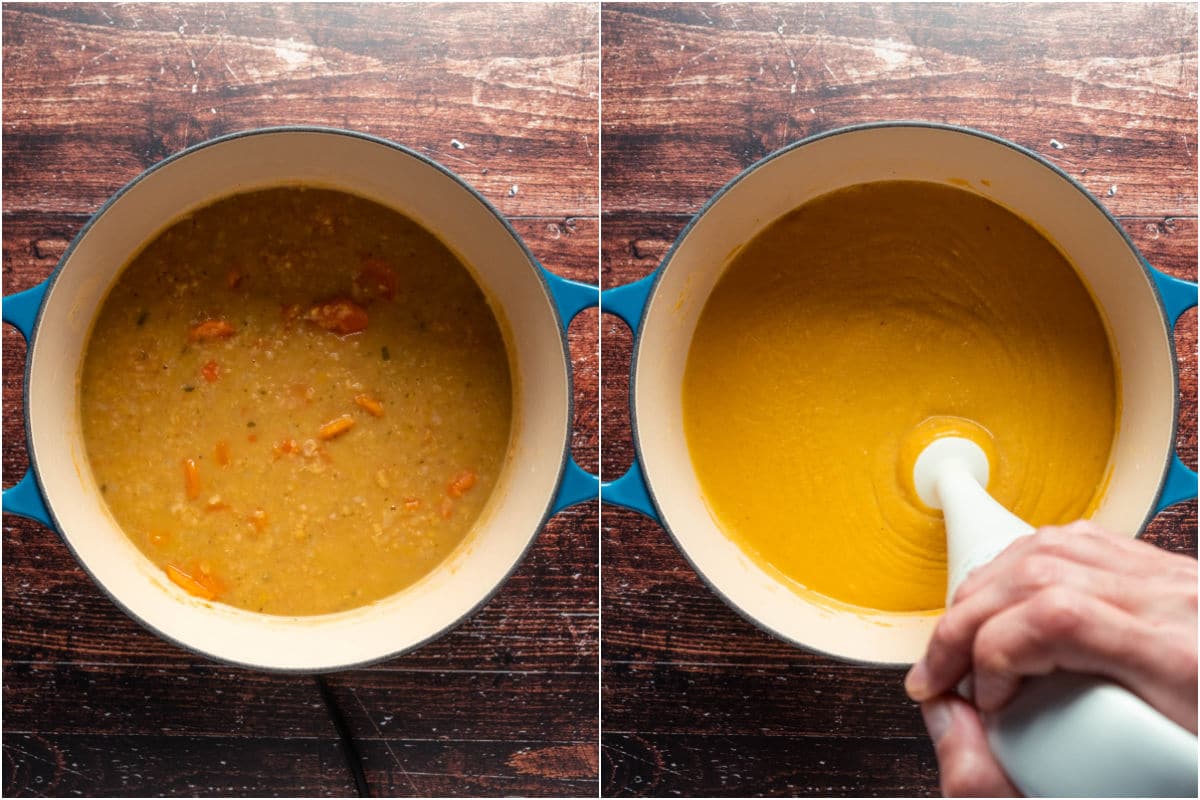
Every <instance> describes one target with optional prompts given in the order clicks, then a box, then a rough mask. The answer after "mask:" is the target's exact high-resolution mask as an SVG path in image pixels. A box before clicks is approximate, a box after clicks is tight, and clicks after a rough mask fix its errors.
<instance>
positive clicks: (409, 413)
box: [80, 186, 513, 615]
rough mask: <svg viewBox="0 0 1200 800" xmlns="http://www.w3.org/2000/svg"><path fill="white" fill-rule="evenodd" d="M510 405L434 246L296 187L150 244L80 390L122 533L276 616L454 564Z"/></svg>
mask: <svg viewBox="0 0 1200 800" xmlns="http://www.w3.org/2000/svg"><path fill="white" fill-rule="evenodd" d="M512 393H513V389H512V380H511V376H510V367H509V361H508V356H507V351H506V349H505V342H504V337H503V335H502V334H501V331H500V326H499V324H498V322H497V320H496V317H495V316H494V315H493V313H492V310H491V308H490V307H489V305H488V303H487V300H486V298H485V297H484V294H483V292H482V291H481V290H480V288H479V286H478V285H477V284H476V282H475V280H474V279H473V277H472V276H471V273H470V272H469V270H468V269H467V268H466V266H465V265H464V264H463V263H462V262H461V261H460V260H459V259H458V258H457V257H456V256H455V255H454V254H453V253H452V252H451V251H450V250H449V249H448V248H447V247H446V246H445V245H444V244H442V242H441V241H439V240H438V239H437V237H436V236H434V235H433V234H432V233H430V232H429V231H427V230H425V229H424V228H422V227H421V226H420V225H418V224H417V223H415V222H414V221H412V220H410V219H408V218H407V217H405V216H403V215H402V214H400V213H398V212H396V211H394V210H392V209H389V208H386V207H384V206H382V205H379V204H377V203H375V202H372V201H370V200H367V199H365V198H361V197H358V196H355V195H351V194H348V193H345V192H340V191H335V190H329V189H321V188H316V187H304V186H288V187H277V188H271V189H265V190H261V191H254V192H248V193H244V194H238V195H234V196H231V197H227V198H224V199H221V200H218V201H216V202H214V203H212V204H211V205H209V206H206V207H204V208H201V209H199V210H197V211H196V212H194V213H192V214H190V215H188V216H186V217H184V218H183V219H180V220H178V221H177V222H175V223H173V224H172V225H171V226H169V227H168V228H167V229H166V230H164V231H163V232H161V233H160V234H159V235H157V236H156V237H155V238H154V239H153V240H152V241H151V242H150V243H149V244H148V245H147V246H146V247H144V248H143V249H142V250H141V252H139V253H138V254H137V255H136V256H135V257H134V258H133V259H132V260H131V261H130V262H129V264H127V265H126V267H125V268H124V269H123V270H122V272H121V274H120V277H119V278H118V280H117V281H116V283H115V285H114V286H113V287H112V289H111V291H110V292H109V295H108V297H107V298H106V300H105V302H104V304H103V306H102V308H101V310H100V313H99V316H98V317H97V320H96V322H95V326H94V328H93V331H92V334H91V339H90V341H89V344H88V348H87V353H86V356H85V359H84V365H83V371H82V377H81V381H80V404H81V413H82V420H83V432H84V440H85V444H86V447H87V454H88V461H89V463H90V465H91V469H92V471H93V474H94V476H95V479H96V483H97V485H98V486H99V487H100V491H101V493H102V495H103V497H104V500H105V501H106V503H107V505H108V507H109V509H110V511H111V513H112V514H113V517H114V518H115V519H116V521H117V522H118V524H119V525H120V526H121V527H122V529H123V530H124V531H125V533H126V534H127V535H128V536H129V537H130V538H131V539H132V540H133V542H134V543H135V544H136V545H137V546H138V547H139V548H140V549H141V551H142V552H143V553H145V555H146V556H147V557H148V558H150V559H151V560H152V561H153V562H154V563H155V564H157V565H159V566H160V567H161V568H162V569H163V570H164V572H165V573H166V576H167V577H168V578H170V579H171V580H172V581H173V582H175V583H176V584H178V585H179V586H181V587H183V588H184V589H186V590H187V591H189V592H191V593H192V594H194V595H197V596H199V597H201V598H204V599H207V600H216V601H220V602H224V603H228V604H230V605H233V606H237V607H240V608H244V609H248V610H251V611H258V612H263V613H267V614H282V615H311V614H323V613H332V612H337V611H342V610H346V609H350V608H354V607H357V606H361V605H364V604H367V603H370V602H372V601H374V600H377V599H380V598H383V597H386V596H388V595H390V594H393V593H395V592H397V591H399V590H401V589H403V588H404V587H405V586H408V585H410V584H411V583H413V582H415V581H417V580H418V579H420V578H421V577H422V576H424V575H425V574H427V573H428V572H429V571H431V570H432V569H433V568H434V567H435V566H436V565H437V564H438V563H439V562H441V561H442V560H443V559H444V558H445V557H446V556H447V555H448V554H449V553H450V552H451V551H452V550H454V548H455V547H456V546H457V545H458V544H459V543H460V542H461V541H462V540H463V539H464V538H465V537H466V535H467V534H468V533H469V531H470V530H471V528H472V526H473V524H474V522H475V520H476V519H477V517H478V516H479V514H480V513H481V511H482V510H483V508H484V506H485V504H486V502H487V500H488V497H489V495H490V493H491V490H492V488H493V487H494V486H495V484H496V482H497V479H498V477H499V474H500V471H501V469H502V467H503V465H504V461H505V456H506V452H507V448H508V441H509V433H510V428H511V418H512V401H513V397H512Z"/></svg>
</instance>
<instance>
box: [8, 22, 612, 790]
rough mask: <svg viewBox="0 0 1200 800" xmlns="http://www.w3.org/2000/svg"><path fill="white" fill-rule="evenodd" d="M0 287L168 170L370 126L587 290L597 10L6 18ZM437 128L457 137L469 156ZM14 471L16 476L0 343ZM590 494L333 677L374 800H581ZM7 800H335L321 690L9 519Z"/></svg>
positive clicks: (14, 426) (583, 454)
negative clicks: (501, 576)
mask: <svg viewBox="0 0 1200 800" xmlns="http://www.w3.org/2000/svg"><path fill="white" fill-rule="evenodd" d="M3 21H4V25H3V48H4V50H3V56H4V76H3V77H4V82H3V90H4V119H3V126H4V127H3V134H4V136H3V153H4V175H3V188H4V208H3V223H4V230H3V248H4V249H3V275H4V282H3V288H4V293H5V294H11V293H12V292H15V291H19V290H21V289H25V288H27V287H29V286H32V285H34V284H36V283H38V282H39V281H41V280H42V279H44V278H45V277H46V275H47V274H49V272H50V270H51V269H52V268H53V267H54V265H55V263H56V261H57V259H58V257H59V256H60V255H61V254H62V252H63V250H64V249H65V247H66V246H67V244H68V243H69V242H70V240H71V239H72V238H73V237H74V235H75V234H76V233H77V232H78V230H79V229H80V227H81V226H82V225H83V224H84V222H85V221H86V220H87V218H88V217H89V215H90V214H92V213H93V212H94V211H95V210H96V209H97V207H98V206H99V205H100V204H101V203H102V202H103V201H104V200H105V199H106V198H107V197H108V196H109V195H111V194H112V193H113V192H114V191H116V190H117V189H119V188H120V187H121V186H122V185H123V184H124V183H125V182H127V181H128V180H130V179H131V178H133V177H135V176H136V175H137V174H138V173H139V172H141V171H142V170H143V169H145V168H147V167H149V166H150V165H152V164H153V163H155V162H156V161H158V160H159V159H161V158H163V157H165V156H167V155H170V154H172V153H174V152H177V151H179V150H181V149H183V148H184V147H186V146H188V145H192V144H195V143H197V142H200V141H203V140H205V139H208V138H211V137H213V136H217V135H220V134H223V133H228V132H232V131H236V130H242V129H247V128H254V127H260V126H266V125H282V124H318V125H329V126H335V127H342V128H350V129H354V130H360V131H366V132H369V133H372V134H376V135H379V136H383V137H386V138H389V139H392V140H394V141H398V142H401V143H403V144H406V145H408V146H409V147H412V148H414V149H416V150H418V151H419V152H422V153H424V154H427V155H429V156H431V157H432V158H434V159H437V160H439V161H441V162H442V163H443V164H444V165H446V166H447V167H449V168H451V169H453V170H454V171H455V172H457V173H458V174H459V175H460V176H461V177H462V178H464V179H465V180H466V181H467V182H469V183H470V184H471V185H473V186H474V187H475V188H476V189H478V190H479V191H480V192H481V193H483V195H484V196H485V197H487V199H488V200H489V201H491V202H492V203H493V204H494V205H495V206H496V207H497V208H498V209H499V210H500V211H501V212H502V213H503V214H505V215H506V216H507V217H508V218H509V219H511V220H512V221H513V224H514V225H515V227H516V228H517V230H518V232H519V233H520V235H521V236H522V237H523V238H524V239H525V241H526V242H527V243H528V244H529V246H530V248H531V249H532V250H533V252H534V254H535V255H536V256H537V257H538V258H539V260H541V261H542V263H544V264H545V265H546V266H547V267H548V268H549V269H551V270H553V271H555V272H557V273H558V274H561V275H564V276H566V277H570V278H574V279H577V280H582V281H587V282H592V283H594V282H595V280H596V269H597V268H596V250H597V243H598V236H599V220H598V213H599V208H598V187H597V177H596V176H597V170H598V157H599V142H598V116H597V115H598V92H599V86H598V80H599V73H598V67H599V28H598V26H599V8H598V6H594V5H557V4H555V5H551V4H541V5H408V4H379V5H363V6H350V5H275V6H267V5H240V4H233V5H154V6H151V5H127V4H119V5H117V4H114V5H90V4H87V5H85V4H76V5H44V6H43V5H11V6H5V8H4V20H3ZM452 140H457V141H458V142H460V143H462V144H463V145H465V147H464V148H463V149H458V148H457V147H456V146H455V145H453V144H452ZM570 339H571V347H572V355H573V361H574V371H575V382H576V407H577V408H578V409H579V411H578V413H577V427H576V434H575V441H574V450H575V454H576V457H577V458H578V459H579V461H580V462H581V464H582V465H583V466H584V467H586V468H589V469H592V470H595V469H597V467H598V412H597V404H596V402H595V397H596V394H597V390H598V386H597V383H598V372H599V355H598V343H599V316H598V314H597V313H596V312H594V311H592V312H588V313H587V314H585V315H583V316H582V317H581V318H579V319H578V320H576V322H575V323H574V324H573V325H572V327H571V336H570ZM3 345H4V353H3V366H4V425H3V433H4V447H3V468H4V484H5V486H11V485H12V484H13V483H14V482H15V481H16V480H17V479H18V478H19V477H20V476H21V474H22V473H23V472H24V471H25V469H26V466H27V463H28V462H27V454H26V452H25V444H24V434H23V429H22V404H21V387H22V365H23V363H24V355H25V346H24V343H23V341H22V340H21V338H20V336H19V334H17V333H16V332H15V331H13V330H12V329H10V328H6V329H5V330H4V338H3ZM597 531H598V505H597V503H596V502H590V503H586V504H584V505H582V506H578V507H576V508H574V509H571V510H568V511H566V512H564V513H561V514H559V515H558V516H556V517H554V518H553V519H552V520H551V521H550V522H549V523H548V524H547V525H546V526H545V529H544V530H543V532H542V534H541V536H540V537H539V539H538V541H537V543H536V545H535V546H534V548H533V549H532V550H531V551H530V552H529V554H528V556H527V557H526V559H525V561H524V562H523V564H522V566H521V567H520V568H519V569H518V570H517V572H516V573H515V574H514V575H513V576H512V578H511V579H510V580H509V581H508V583H507V584H506V585H505V587H504V588H503V589H502V590H501V591H500V593H499V594H497V595H496V597H495V598H494V599H493V600H492V601H491V602H490V603H488V604H487V605H486V606H485V607H484V608H483V609H482V610H480V611H479V612H478V613H476V614H475V615H474V616H473V617H471V618H470V619H469V620H468V621H467V622H465V623H464V624H463V625H461V626H460V627H458V628H456V629H455V630H453V631H452V632H450V633H449V634H447V635H445V636H443V637H442V638H440V639H439V640H437V641H435V642H433V643H432V644H429V645H427V646H425V647H422V648H421V649H419V650H418V651H416V652H414V653H412V654H410V655H407V656H404V657H401V658H396V659H393V660H390V661H388V662H386V663H383V664H380V665H378V666H375V667H372V668H369V669H358V670H352V671H349V672H344V673H339V674H336V675H331V676H329V677H328V678H327V680H328V684H329V686H330V688H331V690H332V694H333V696H334V698H335V701H336V705H337V707H338V708H340V712H341V714H342V715H343V716H344V718H345V720H346V725H347V728H348V730H349V732H350V734H351V735H352V737H353V741H354V743H355V745H356V747H357V749H358V751H359V754H360V755H361V758H362V761H363V764H364V766H365V774H366V780H367V784H368V788H369V789H370V791H371V792H372V793H374V794H378V795H415V796H449V795H485V796H487V795H510V794H520V795H558V796H562V795H583V796H594V795H595V794H596V792H597V782H596V776H597V772H598V763H597V762H598V755H597V753H598V748H597V730H598V725H597V716H598V713H597V705H598V704H597V697H596V685H597V678H596V671H597V659H598V586H597V558H598V556H597V551H598V534H597ZM3 536H4V539H3V578H4V581H3V623H4V661H3V670H4V709H3V711H4V744H3V752H4V775H3V791H4V794H5V795H9V796H20V795H48V796H64V795H65V796H69V795H74V794H84V795H159V794H169V795H177V794H182V795H250V796H259V795H286V796H310V795H314V796H323V795H350V794H354V792H355V785H354V782H353V780H352V777H351V773H350V771H349V770H348V768H347V764H346V761H345V760H344V759H343V753H342V752H341V750H340V745H339V744H338V738H337V735H336V732H335V729H334V727H333V723H332V720H331V716H330V714H329V713H328V711H327V709H326V707H325V705H324V704H323V703H322V699H321V695H320V693H319V692H318V689H317V686H316V684H315V683H314V680H313V679H312V678H311V677H303V676H283V675H273V674H263V673H257V672H253V671H249V670H243V669H236V668H231V667H226V666H222V665H218V664H213V663H210V662H208V661H205V660H203V659H200V658H198V657H196V656H194V655H192V654H190V653H187V652H185V651H183V650H180V649H178V648H176V647H174V646H172V645H170V644H167V643H165V642H164V641H162V640H160V639H158V638H156V637H155V636H153V635H151V634H149V633H147V632H146V631H144V630H143V629H141V628H140V627H139V626H138V625H136V624H135V623H133V622H132V621H130V620H129V619H128V618H127V617H125V616H124V615H123V614H122V613H121V612H120V611H119V610H118V609H117V608H116V607H115V606H114V605H113V604H112V603H111V602H110V601H109V600H108V599H107V598H106V597H105V596H103V595H102V594H101V593H100V591H99V590H98V589H96V587H95V586H94V585H93V584H92V583H91V581H90V580H89V579H88V578H87V577H86V575H85V574H84V573H83V572H82V571H81V570H80V568H79V567H78V565H77V564H76V563H75V561H74V560H73V558H72V556H71V555H70V553H69V552H68V551H67V550H66V548H65V547H64V546H63V545H62V543H61V542H60V540H59V539H58V537H57V536H56V535H55V533H54V532H52V531H50V530H48V529H46V528H44V527H41V526H40V525H37V524H34V523H31V522H28V521H26V520H24V519H20V518H18V517H15V516H12V515H6V516H5V517H4V531H3Z"/></svg>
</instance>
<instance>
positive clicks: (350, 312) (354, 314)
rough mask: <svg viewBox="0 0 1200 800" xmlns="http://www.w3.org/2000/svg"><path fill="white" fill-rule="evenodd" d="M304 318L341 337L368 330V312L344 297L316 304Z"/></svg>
mask: <svg viewBox="0 0 1200 800" xmlns="http://www.w3.org/2000/svg"><path fill="white" fill-rule="evenodd" d="M304 318H305V319H307V320H308V321H309V322H311V323H313V324H315V325H316V326H317V327H320V328H324V329H325V330H327V331H330V332H332V333H336V334H338V335H339V336H348V335H350V334H352V333H359V332H360V331H364V330H366V329H367V310H366V309H365V308H363V307H362V306H360V305H359V304H358V303H356V302H354V301H353V300H349V299H347V298H344V297H339V298H335V299H333V300H326V301H325V302H323V303H316V304H314V305H313V306H312V307H311V308H309V309H308V313H307V314H305V315H304Z"/></svg>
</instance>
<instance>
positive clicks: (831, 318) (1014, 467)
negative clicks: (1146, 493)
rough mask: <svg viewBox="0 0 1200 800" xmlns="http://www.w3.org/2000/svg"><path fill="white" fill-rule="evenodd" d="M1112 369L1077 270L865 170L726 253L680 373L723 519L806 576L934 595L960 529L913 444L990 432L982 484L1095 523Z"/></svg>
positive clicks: (967, 208) (1111, 405) (781, 568)
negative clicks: (923, 489) (926, 492)
mask: <svg viewBox="0 0 1200 800" xmlns="http://www.w3.org/2000/svg"><path fill="white" fill-rule="evenodd" d="M1117 398H1118V375H1117V372H1116V368H1115V366H1114V359H1113V355H1112V349H1111V347H1110V343H1109V338H1108V334H1107V330H1106V327H1105V323H1104V320H1103V319H1102V318H1101V315H1100V313H1099V311H1098V310H1097V307H1096V304H1095V302H1094V301H1093V299H1092V297H1091V294H1090V293H1089V291H1088V289H1087V287H1086V286H1085V285H1084V284H1083V282H1082V280H1081V279H1080V277H1079V275H1078V273H1077V272H1076V271H1075V269H1074V268H1073V267H1072V265H1071V264H1070V263H1069V262H1068V261H1067V259H1066V258H1065V257H1064V256H1063V254H1062V253H1061V252H1060V251H1059V250H1058V249H1057V248H1056V247H1055V246H1054V245H1053V244H1051V243H1050V242H1049V241H1048V240H1047V239H1046V238H1045V237H1044V236H1043V235H1041V234H1040V233H1039V232H1038V231H1037V230H1035V229H1034V228H1033V227H1032V226H1031V225H1030V224H1028V223H1027V222H1025V221H1023V220H1022V219H1020V218H1019V217H1017V216H1016V215H1015V214H1013V213H1011V212H1009V211H1008V210H1006V209H1004V208H1002V207H1001V206H999V205H997V204H995V203H993V202H991V201H989V200H987V199H985V198H983V197H981V196H979V195H977V194H975V193H973V192H971V191H968V190H964V189H958V188H954V187H950V186H945V185H941V184H933V183H922V182H911V181H888V182H879V183H870V184H862V185H858V186H852V187H848V188H845V189H840V190H838V191H835V192H832V193H829V194H826V195H823V196H821V197H818V198H816V199H814V200H812V201H810V202H808V203H806V204H804V205H803V206H801V207H799V208H797V209H795V210H794V211H792V212H790V213H788V214H787V215H785V216H783V217H782V218H780V219H778V220H776V221H775V222H773V223H772V224H771V225H770V226H769V227H767V228H766V229H765V230H764V231H762V233H760V234H759V235H758V236H756V237H755V238H754V239H753V240H751V241H750V242H749V243H748V244H746V245H745V246H744V247H743V248H741V249H740V250H739V251H738V252H737V253H736V254H735V255H734V256H733V257H732V258H731V260H730V262H729V263H728V265H727V266H726V268H725V271H724V273H723V274H722V276H721V278H720V280H719V281H718V283H717V285H716V287H715V288H714V290H713V292H712V294H711V295H710V297H709V298H708V301H707V303H706V305H705V307H704V309H703V311H702V313H701V316H700V319H699V322H698V324H697V327H696V332H695V335H694V338H693V340H692V345H691V350H690V352H689V354H688V360H687V364H686V370H685V375H684V383H683V397H682V401H683V416H684V430H685V436H686V438H687V442H688V447H689V451H690V455H691V459H692V461H693V463H694V467H695V470H696V474H697V476H698V478H699V482H700V485H701V488H702V491H703V494H704V496H705V499H706V501H707V503H708V506H709V509H710V511H711V513H712V515H713V516H714V518H715V520H716V522H717V524H718V525H719V527H720V528H721V529H722V530H723V531H724V532H725V533H726V534H727V535H728V536H730V537H731V538H732V539H733V540H734V541H735V542H737V543H738V544H739V546H740V547H741V548H742V549H743V550H744V551H746V552H748V553H749V554H750V555H751V556H752V557H754V558H755V559H756V560H757V561H758V562H759V563H760V564H763V565H765V566H767V567H768V568H769V569H770V570H772V571H774V572H776V573H778V574H781V575H783V576H784V577H785V578H786V579H787V580H788V581H790V582H791V583H792V584H793V585H794V586H795V587H796V588H798V589H801V590H803V591H807V592H816V593H818V594H820V595H823V596H825V597H827V598H832V599H833V600H836V601H839V602H841V603H847V604H851V605H854V606H861V607H865V608H869V609H878V610H884V611H891V612H907V611H912V612H919V611H931V610H937V609H940V608H941V607H942V606H943V605H944V597H945V592H946V548H945V529H944V526H943V523H942V518H941V515H940V513H939V512H935V511H933V510H931V509H928V508H926V507H924V506H923V504H921V503H920V502H919V501H918V500H917V499H916V498H915V496H914V495H913V493H912V491H911V479H910V478H909V475H910V474H911V473H910V472H908V471H910V470H911V467H912V460H913V457H914V456H915V452H914V451H916V450H919V445H920V444H923V443H925V442H927V441H928V440H929V439H930V438H932V437H936V436H938V435H943V434H945V433H959V434H963V435H968V436H969V437H970V438H975V439H977V440H982V441H981V443H982V444H984V445H985V450H987V451H988V452H989V454H990V456H991V470H992V475H991V479H990V483H989V486H988V490H989V492H991V494H992V495H993V496H994V497H995V498H996V499H997V500H998V501H999V502H1000V503H1002V504H1003V505H1004V506H1005V507H1007V508H1008V509H1010V510H1012V511H1013V512H1014V513H1016V514H1017V515H1018V516H1019V517H1021V518H1022V519H1024V520H1026V521H1027V522H1029V523H1030V524H1032V525H1035V526H1038V525H1047V524H1057V523H1065V522H1068V521H1071V520H1075V519H1079V518H1081V517H1087V516H1088V515H1089V514H1091V513H1092V512H1093V511H1094V509H1095V506H1096V504H1097V503H1098V501H1099V498H1100V496H1101V493H1102V491H1103V488H1104V485H1105V482H1106V480H1107V476H1108V473H1109V453H1110V450H1111V448H1112V445H1113V441H1114V437H1115V434H1116V425H1117V417H1118V414H1119V405H1118V399H1117Z"/></svg>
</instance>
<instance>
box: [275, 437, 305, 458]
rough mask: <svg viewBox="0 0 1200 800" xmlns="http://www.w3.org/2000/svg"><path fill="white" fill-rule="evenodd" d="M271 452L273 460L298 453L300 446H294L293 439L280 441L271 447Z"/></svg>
mask: <svg viewBox="0 0 1200 800" xmlns="http://www.w3.org/2000/svg"><path fill="white" fill-rule="evenodd" d="M271 452H273V453H274V454H275V458H276V459H278V458H280V457H281V456H285V455H290V454H292V453H298V452H300V445H298V444H296V440H295V439H281V440H280V441H278V442H276V443H275V444H273V445H271Z"/></svg>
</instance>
